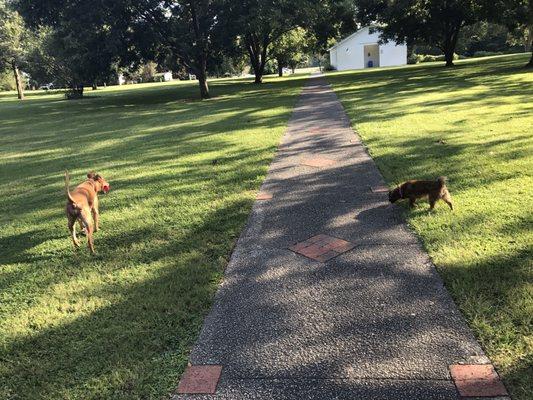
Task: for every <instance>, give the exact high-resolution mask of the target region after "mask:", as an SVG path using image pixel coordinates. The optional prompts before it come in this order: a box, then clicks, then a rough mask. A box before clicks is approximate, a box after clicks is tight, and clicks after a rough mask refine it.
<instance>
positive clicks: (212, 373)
mask: <svg viewBox="0 0 533 400" xmlns="http://www.w3.org/2000/svg"><path fill="white" fill-rule="evenodd" d="M221 373H222V366H221V365H191V366H189V367H187V369H186V370H185V373H184V374H183V376H182V377H181V380H180V383H179V385H178V393H179V394H214V393H215V392H216V390H217V384H218V381H219V379H220V374H221Z"/></svg>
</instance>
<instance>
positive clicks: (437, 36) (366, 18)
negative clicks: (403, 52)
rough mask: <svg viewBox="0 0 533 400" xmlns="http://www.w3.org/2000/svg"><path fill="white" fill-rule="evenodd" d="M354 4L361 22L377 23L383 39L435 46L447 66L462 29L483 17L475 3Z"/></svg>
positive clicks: (363, 0) (376, 0) (385, 0)
mask: <svg viewBox="0 0 533 400" xmlns="http://www.w3.org/2000/svg"><path fill="white" fill-rule="evenodd" d="M356 5H357V14H358V17H359V18H360V19H361V21H363V22H364V23H366V24H371V23H377V24H379V26H380V30H381V31H382V37H383V38H384V39H389V40H394V41H396V42H397V43H402V42H406V43H408V44H416V43H423V44H426V45H429V46H435V47H438V48H439V49H441V50H442V52H443V53H444V56H445V59H446V66H453V55H454V52H455V47H456V46H457V41H458V39H459V33H460V32H461V29H462V28H463V27H464V26H466V25H469V24H472V23H474V22H476V21H479V20H480V19H481V18H482V12H481V11H482V5H481V4H480V2H479V1H476V0H395V1H389V0H356Z"/></svg>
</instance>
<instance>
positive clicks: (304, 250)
mask: <svg viewBox="0 0 533 400" xmlns="http://www.w3.org/2000/svg"><path fill="white" fill-rule="evenodd" d="M354 247H355V244H353V243H351V242H347V241H346V240H343V239H339V238H336V237H333V236H328V235H322V234H321V235H316V236H313V237H312V238H309V239H307V240H306V241H304V242H300V243H296V244H295V245H293V246H290V247H289V250H292V251H294V252H295V253H298V254H301V255H303V256H305V257H307V258H311V259H313V260H316V261H320V262H326V261H328V260H330V259H332V258H333V257H337V256H338V255H339V254H342V253H345V252H347V251H348V250H351V249H353V248H354Z"/></svg>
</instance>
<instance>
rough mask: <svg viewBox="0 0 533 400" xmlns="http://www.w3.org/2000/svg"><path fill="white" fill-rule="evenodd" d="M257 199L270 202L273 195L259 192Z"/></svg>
mask: <svg viewBox="0 0 533 400" xmlns="http://www.w3.org/2000/svg"><path fill="white" fill-rule="evenodd" d="M255 198H256V199H257V200H270V199H272V193H268V192H259V193H258V194H257V196H256V197H255Z"/></svg>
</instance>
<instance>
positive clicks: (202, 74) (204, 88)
mask: <svg viewBox="0 0 533 400" xmlns="http://www.w3.org/2000/svg"><path fill="white" fill-rule="evenodd" d="M198 64H199V65H198V67H197V71H196V78H197V79H198V85H200V97H201V98H202V99H208V98H210V97H211V96H210V95H209V86H208V85H207V56H205V55H202V56H201V57H200V62H199V63H198Z"/></svg>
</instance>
